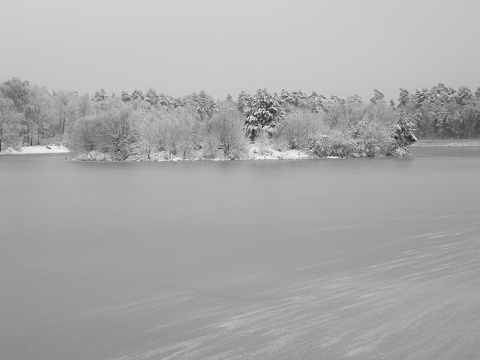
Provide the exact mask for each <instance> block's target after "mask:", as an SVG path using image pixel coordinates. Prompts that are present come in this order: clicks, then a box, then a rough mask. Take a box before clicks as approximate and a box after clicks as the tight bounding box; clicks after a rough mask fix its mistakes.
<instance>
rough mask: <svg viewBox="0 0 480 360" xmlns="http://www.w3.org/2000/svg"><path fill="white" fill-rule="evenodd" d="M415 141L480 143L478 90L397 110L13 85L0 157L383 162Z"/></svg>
mask: <svg viewBox="0 0 480 360" xmlns="http://www.w3.org/2000/svg"><path fill="white" fill-rule="evenodd" d="M413 134H415V135H416V136H417V137H420V138H457V139H460V138H478V137H479V135H480V88H478V89H477V90H476V91H475V92H472V90H471V89H470V88H468V87H460V88H459V89H458V90H455V89H453V88H450V87H447V86H445V85H443V84H438V85H436V86H433V87H431V88H430V89H426V88H425V89H423V90H416V91H415V92H414V93H410V92H409V91H407V90H405V89H400V93H399V98H398V101H397V103H395V102H394V101H393V100H390V101H389V102H387V101H386V100H385V99H384V95H383V94H382V93H381V92H380V91H378V90H374V93H373V97H372V98H371V99H369V100H367V101H364V100H363V99H362V98H361V97H360V96H358V95H353V96H350V97H347V98H340V97H338V96H331V97H329V98H327V97H326V96H324V95H321V94H318V93H316V92H312V93H311V94H309V95H308V94H305V93H303V92H302V91H285V90H282V91H281V93H280V94H277V93H274V94H271V93H269V92H268V91H267V90H266V89H259V90H258V91H257V92H256V93H254V94H246V93H245V92H242V93H241V94H240V95H239V96H238V98H237V99H233V98H232V97H231V96H230V95H229V96H227V97H226V98H225V99H223V100H215V99H213V98H212V97H211V96H210V95H208V94H207V93H205V92H204V91H201V92H199V93H193V94H191V95H188V96H185V97H179V98H175V97H172V96H169V95H166V94H163V93H157V92H156V91H155V90H154V89H149V90H148V91H146V92H142V91H140V90H135V91H133V92H132V93H128V92H122V93H121V94H119V95H115V94H113V93H112V94H110V95H108V94H107V93H106V92H105V91H104V90H103V89H102V90H99V91H97V92H95V93H94V94H93V95H92V96H90V95H89V94H78V93H76V92H74V91H66V90H60V91H52V92H50V91H48V90H47V89H46V88H44V87H41V86H37V85H30V84H29V82H28V81H21V80H20V79H18V78H12V79H10V80H7V81H5V82H3V83H2V84H1V85H0V150H3V149H5V148H6V147H14V148H18V147H21V146H26V145H39V144H49V143H50V144H51V143H62V144H64V145H66V146H68V147H69V148H70V149H72V150H73V151H75V152H78V153H88V152H92V151H97V152H101V153H107V154H110V155H111V156H112V158H113V159H117V160H125V159H127V158H128V157H129V156H132V155H142V154H143V155H147V156H148V157H150V154H152V153H158V152H167V153H168V154H171V155H177V154H178V155H180V156H182V157H184V158H187V157H189V156H193V155H192V154H194V153H195V154H198V152H199V151H200V152H201V154H202V155H201V156H202V157H204V158H214V157H217V156H219V155H218V154H219V153H221V154H222V155H223V156H225V157H228V158H239V157H241V153H242V151H244V149H245V146H246V144H247V143H248V142H250V143H252V142H255V141H267V142H268V141H270V142H271V143H273V144H275V146H276V147H278V148H282V149H303V150H311V151H313V152H314V153H315V154H316V155H318V156H326V155H339V156H348V155H351V154H360V155H361V156H362V157H363V156H375V154H378V153H381V154H383V155H386V156H389V155H392V154H393V152H394V151H395V150H396V149H398V148H399V147H404V146H406V145H409V144H410V143H412V142H413V141H414V136H413Z"/></svg>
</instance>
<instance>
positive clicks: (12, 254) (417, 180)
mask: <svg viewBox="0 0 480 360" xmlns="http://www.w3.org/2000/svg"><path fill="white" fill-rule="evenodd" d="M412 152H413V154H414V156H412V157H410V158H401V159H353V160H319V161H263V162H262V161H257V162H250V161H249V162H188V163H78V162H69V161H65V160H64V156H63V155H59V156H57V155H29V156H0V194H1V197H0V200H1V203H0V204H1V205H0V270H1V271H0V291H1V296H0V359H5V360H7V359H32V360H41V359H45V360H57V359H58V360H60V359H61V360H66V359H77V360H83V359H95V360H97V359H106V360H107V359H108V360H113V359H116V360H134V359H266V358H268V359H347V358H348V359H474V358H480V341H479V340H478V339H480V187H479V186H480V148H449V149H439V148H435V149H432V148H430V149H419V148H418V149H413V150H412Z"/></svg>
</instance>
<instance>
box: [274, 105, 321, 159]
mask: <svg viewBox="0 0 480 360" xmlns="http://www.w3.org/2000/svg"><path fill="white" fill-rule="evenodd" d="M324 130H325V125H324V123H323V114H321V113H320V114H319V113H312V112H311V111H309V110H295V111H292V112H290V113H288V114H287V115H286V116H285V118H284V119H283V120H282V121H281V122H280V125H279V126H278V133H277V134H276V137H275V139H276V140H277V141H279V142H280V143H284V144H286V146H287V147H288V148H289V149H302V150H308V149H311V148H312V147H313V146H314V145H315V135H316V134H317V133H318V132H324Z"/></svg>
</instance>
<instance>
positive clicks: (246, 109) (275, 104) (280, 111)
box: [241, 89, 285, 141]
mask: <svg viewBox="0 0 480 360" xmlns="http://www.w3.org/2000/svg"><path fill="white" fill-rule="evenodd" d="M241 101H242V102H243V105H242V110H243V115H244V116H245V125H244V130H245V134H246V135H247V136H248V137H249V138H250V140H252V141H253V140H255V138H256V137H257V136H258V134H259V133H260V131H265V132H266V133H267V134H269V135H272V134H273V132H274V131H275V128H276V126H277V125H278V123H279V121H280V120H281V119H282V118H283V115H284V113H285V110H284V108H283V105H282V103H283V102H282V100H281V99H280V98H279V97H278V96H277V95H271V94H270V93H269V92H267V90H266V89H259V90H258V91H257V93H256V94H254V95H245V96H243V97H242V99H241Z"/></svg>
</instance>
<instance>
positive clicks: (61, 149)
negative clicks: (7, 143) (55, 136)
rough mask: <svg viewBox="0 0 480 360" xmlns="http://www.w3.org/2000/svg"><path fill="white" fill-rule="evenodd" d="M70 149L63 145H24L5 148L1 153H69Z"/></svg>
mask: <svg viewBox="0 0 480 360" xmlns="http://www.w3.org/2000/svg"><path fill="white" fill-rule="evenodd" d="M69 152H70V150H69V149H68V148H66V147H65V146H63V145H46V146H45V145H36V146H24V147H22V148H21V149H20V150H15V149H13V148H7V149H5V150H3V151H2V154H63V153H69Z"/></svg>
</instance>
